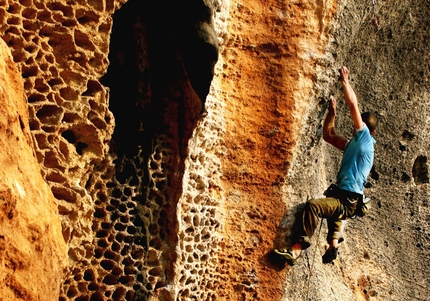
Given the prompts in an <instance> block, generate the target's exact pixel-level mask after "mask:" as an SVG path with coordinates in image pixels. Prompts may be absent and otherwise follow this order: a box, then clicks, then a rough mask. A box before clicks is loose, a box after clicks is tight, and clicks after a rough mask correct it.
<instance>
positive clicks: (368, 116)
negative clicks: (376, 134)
mask: <svg viewBox="0 0 430 301" xmlns="http://www.w3.org/2000/svg"><path fill="white" fill-rule="evenodd" d="M361 119H362V120H363V122H364V123H365V124H366V125H367V127H368V128H369V131H370V132H373V131H374V130H376V125H377V124H378V117H376V114H374V113H372V112H364V113H363V114H361Z"/></svg>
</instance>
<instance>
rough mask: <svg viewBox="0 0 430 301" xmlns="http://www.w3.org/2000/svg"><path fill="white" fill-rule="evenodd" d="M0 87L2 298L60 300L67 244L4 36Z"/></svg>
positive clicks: (0, 248)
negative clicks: (41, 168)
mask: <svg viewBox="0 0 430 301" xmlns="http://www.w3.org/2000/svg"><path fill="white" fill-rule="evenodd" d="M0 91H1V93H0V102H1V105H0V131H1V135H0V148H1V150H2V151H1V156H0V158H1V159H0V164H1V169H0V283H1V285H0V300H4V301H7V300H29V301H31V300H55V298H58V294H59V289H60V287H59V285H58V284H59V283H60V281H61V279H62V277H63V275H62V273H63V269H64V267H65V266H66V262H67V253H66V244H65V243H64V240H63V237H62V235H61V223H60V217H59V214H58V208H57V202H56V200H55V198H54V196H53V194H52V192H51V190H50V188H49V186H48V185H47V184H46V182H45V181H44V179H43V178H42V176H41V174H40V165H39V164H38V162H37V159H36V156H35V152H34V148H33V140H32V137H31V134H30V128H29V126H28V109H27V102H26V97H25V94H24V89H23V80H22V77H21V74H20V73H19V71H18V68H17V67H16V65H15V63H14V62H13V60H12V56H11V53H10V49H9V48H8V47H7V46H6V44H5V43H4V42H3V40H2V41H0Z"/></svg>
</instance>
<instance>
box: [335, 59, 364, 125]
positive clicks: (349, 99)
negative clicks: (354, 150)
mask: <svg viewBox="0 0 430 301" xmlns="http://www.w3.org/2000/svg"><path fill="white" fill-rule="evenodd" d="M339 72H340V79H341V81H342V87H343V95H344V97H345V102H346V103H347V105H348V107H349V111H350V113H351V117H352V121H353V122H354V128H355V129H356V130H360V129H362V128H363V126H364V124H363V120H362V119H361V114H360V110H359V108H358V101H357V96H356V95H355V92H354V90H353V89H352V87H351V85H350V84H349V79H348V75H349V70H348V68H346V67H345V66H344V67H342V68H341V69H340V70H339Z"/></svg>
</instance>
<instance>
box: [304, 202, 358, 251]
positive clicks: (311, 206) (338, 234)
mask: <svg viewBox="0 0 430 301" xmlns="http://www.w3.org/2000/svg"><path fill="white" fill-rule="evenodd" d="M354 211H355V203H352V204H351V205H348V206H345V205H344V204H342V203H341V202H340V200H339V199H337V198H333V197H328V198H321V199H313V200H310V201H307V202H306V204H305V208H304V211H303V231H304V233H303V235H302V236H301V238H300V242H304V243H302V247H303V248H304V249H306V248H307V247H309V245H310V238H311V237H312V235H313V234H314V233H315V230H316V228H317V227H318V224H319V219H320V218H325V219H327V227H328V234H327V242H328V243H330V242H331V241H332V240H333V239H338V240H339V242H342V241H343V235H342V220H345V219H347V218H348V217H351V216H352V215H353V214H354Z"/></svg>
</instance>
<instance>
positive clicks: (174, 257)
mask: <svg viewBox="0 0 430 301" xmlns="http://www.w3.org/2000/svg"><path fill="white" fill-rule="evenodd" d="M373 3H375V5H372V1H362V2H360V3H356V2H354V1H349V0H344V1H329V0H327V1H316V2H312V1H291V2H286V1H277V0H269V1H263V0H250V1H241V0H213V1H212V0H196V1H173V0H171V1H163V2H159V1H138V0H129V1H124V0H111V1H109V0H108V1H89V0H87V1H85V0H82V1H38V0H20V1H17V0H0V21H1V22H0V24H1V25H0V36H1V37H2V39H3V40H4V41H5V43H6V44H7V46H8V47H9V49H10V51H11V54H12V57H13V61H14V62H15V65H16V67H17V68H18V70H19V72H21V75H22V81H23V82H22V83H21V84H23V87H24V92H25V95H26V98H27V102H28V112H29V120H28V122H26V121H25V119H24V118H23V119H22V121H21V122H22V123H24V125H25V124H27V123H28V127H29V133H30V134H28V135H31V137H32V138H31V139H32V140H33V142H34V154H35V157H36V158H37V161H38V164H39V166H40V169H41V174H42V178H43V179H44V180H45V182H46V183H47V184H48V185H49V187H50V188H51V192H52V195H53V197H54V198H55V202H56V207H57V209H56V210H58V212H59V216H56V215H55V214H54V215H53V216H52V217H50V218H52V219H53V224H55V223H57V224H58V223H59V221H61V229H62V230H61V231H62V240H61V239H58V238H55V239H54V240H53V241H57V242H58V244H59V251H58V253H57V252H56V251H52V252H51V254H53V256H54V257H55V256H58V257H59V258H58V260H57V262H58V266H57V268H56V269H54V268H53V269H52V273H53V274H55V275H51V274H49V273H47V272H45V271H42V272H40V273H39V278H40V279H45V281H46V282H47V283H50V285H54V286H55V284H57V285H58V288H57V290H50V292H52V295H48V294H46V295H43V294H40V293H38V292H32V293H31V294H30V293H28V294H25V293H24V292H29V291H30V288H33V287H35V286H34V285H33V283H34V282H33V281H34V279H33V280H31V279H30V280H28V281H26V282H25V283H26V285H24V284H22V283H24V282H20V283H21V284H22V286H19V288H18V289H15V290H13V292H11V290H9V291H8V294H14V298H15V299H16V300H57V299H59V300H64V301H65V300H76V301H82V300H305V299H306V297H308V298H309V299H317V300H425V299H426V298H427V292H426V283H428V282H429V277H428V273H426V271H427V270H428V260H427V259H428V256H429V247H428V246H429V234H428V226H429V225H428V219H429V214H430V213H429V209H428V202H427V199H428V182H429V175H428V163H427V158H428V151H429V150H428V143H427V142H426V141H428V139H427V138H428V137H427V132H428V131H427V127H428V117H427V115H428V114H427V110H428V100H429V99H428V97H429V82H428V77H429V69H428V64H426V62H428V53H429V51H428V50H429V49H428V48H429V45H428V38H429V36H428V33H427V32H426V30H425V28H427V27H428V25H429V24H428V22H429V21H428V20H429V18H428V14H429V10H428V4H427V3H426V2H425V1H418V2H417V1H414V2H412V1H406V2H405V1H404V2H402V3H401V4H400V3H399V4H398V5H391V3H386V2H383V1H375V2H373ZM375 15H376V16H377V21H378V23H377V24H376V23H375ZM342 65H347V66H348V67H349V68H350V70H351V77H352V79H353V81H352V83H353V86H354V89H355V90H356V91H357V95H358V98H359V102H360V107H361V108H362V109H363V110H372V111H375V112H376V113H377V114H378V116H379V117H380V120H381V123H380V127H379V128H378V131H377V135H376V140H377V147H376V160H375V165H374V168H373V170H372V173H371V177H370V178H369V184H368V188H367V190H366V193H368V194H369V195H371V197H372V198H373V199H374V203H373V204H374V207H373V208H372V211H371V213H370V214H369V216H367V217H365V218H364V219H359V220H353V221H349V222H348V223H347V224H346V225H345V237H346V241H345V243H343V244H342V247H341V250H340V255H339V259H338V260H337V261H336V262H335V263H334V264H333V265H322V263H321V260H320V258H321V255H322V254H323V252H324V246H325V241H324V237H325V233H326V232H325V231H326V228H325V226H323V227H322V230H321V234H320V235H319V236H318V237H315V238H314V244H313V246H312V248H311V251H310V256H311V257H310V261H311V262H312V274H310V273H309V270H308V267H307V260H306V258H305V257H302V258H301V259H300V260H299V264H298V266H296V267H294V268H290V267H287V266H285V265H282V264H279V263H276V262H272V261H271V260H270V257H269V256H268V253H269V251H270V250H271V249H272V248H273V247H279V246H283V245H284V244H285V236H286V234H287V233H288V231H289V229H288V225H289V222H290V217H291V215H292V214H294V212H295V208H296V206H297V205H299V204H301V203H303V202H305V201H306V200H307V199H310V198H313V197H318V196H320V195H321V194H322V192H323V190H324V189H325V188H326V187H327V186H328V185H329V184H330V182H332V181H334V178H335V176H336V171H337V167H338V164H339V158H340V154H339V153H337V152H336V150H334V149H332V148H331V147H330V146H328V145H326V144H325V143H324V142H323V141H322V139H321V122H322V119H323V117H324V109H325V107H326V101H327V99H328V97H329V95H330V94H334V95H335V96H336V97H337V98H338V100H339V101H338V102H339V114H338V118H337V126H338V127H339V131H340V133H342V134H344V135H350V133H351V128H352V125H351V123H350V119H349V117H348V114H347V108H346V106H345V105H344V103H343V102H342V94H341V90H340V85H339V83H338V82H337V69H338V68H339V67H340V66H342ZM19 89H22V87H21V88H19V86H18V84H17V86H16V90H17V91H20V90H19ZM18 111H19V112H20V114H21V115H20V116H24V114H25V113H24V111H25V109H23V108H20V109H19V110H18ZM202 113H203V114H202ZM1 135H3V136H5V134H4V133H3V134H1ZM20 139H22V138H20ZM26 139H27V140H29V139H30V138H26ZM11 145H12V144H11ZM16 153H18V152H16ZM2 155H4V153H3V152H2ZM14 160H15V161H19V160H20V159H19V158H15V159H14ZM31 173H33V171H32V172H31ZM35 173H36V171H35ZM37 173H38V171H37ZM13 177H15V176H13ZM35 177H36V176H35ZM19 183H21V182H19ZM29 183H31V182H29ZM37 185H38V186H39V184H37ZM40 186H41V187H42V186H43V184H40ZM43 199H44V200H46V201H47V202H48V203H49V204H51V205H49V206H52V203H53V201H52V196H49V194H46V197H44V198H43ZM5 204H9V203H5ZM8 206H9V205H8ZM46 211H47V210H45V209H44V207H42V208H40V209H38V212H39V214H40V215H41V216H45V215H46V213H44V212H46ZM54 211H55V210H54ZM0 218H1V216H0ZM54 232H55V231H54ZM18 233H19V232H18ZM1 235H2V232H0V242H1V239H2V236H1ZM46 235H48V237H49V238H50V239H52V238H53V237H50V235H49V234H46ZM63 241H64V245H65V246H66V248H67V255H68V256H67V262H64V261H62V258H64V257H61V254H59V253H61V250H63V251H64V249H61V246H63V247H64V245H62V243H63ZM46 243H47V244H49V239H47V242H46ZM51 243H52V241H51ZM29 248H30V249H33V250H36V249H37V245H36V244H34V245H30V246H29ZM2 250H3V249H2V248H1V247H0V255H1V256H2V257H1V258H2V260H3V261H2V262H5V261H4V260H5V258H6V257H5V255H2V254H6V253H4V252H3V251H2ZM53 250H54V249H53ZM19 251H21V250H17V252H16V254H18V255H17V256H20V255H19V254H21V253H20V252H19ZM2 252H3V253H2ZM313 256H315V257H313ZM313 258H315V260H313ZM59 267H64V270H62V271H61V272H60V270H59V269H60V268H59ZM5 279H6V278H5ZM9 279H11V278H7V279H6V281H5V282H4V285H3V287H1V289H4V287H11V285H10V284H11V283H15V282H13V281H12V280H10V281H9ZM48 279H49V281H48ZM17 287H18V286H17ZM3 291H5V292H6V290H3ZM3 291H1V290H0V292H3ZM43 298H45V299H43ZM11 300H12V299H11Z"/></svg>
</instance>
